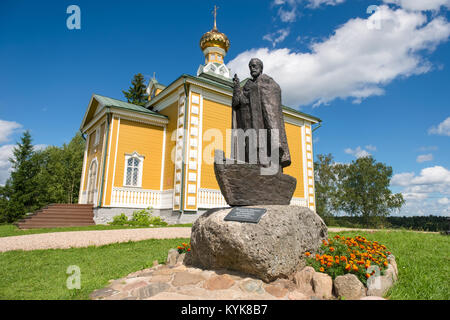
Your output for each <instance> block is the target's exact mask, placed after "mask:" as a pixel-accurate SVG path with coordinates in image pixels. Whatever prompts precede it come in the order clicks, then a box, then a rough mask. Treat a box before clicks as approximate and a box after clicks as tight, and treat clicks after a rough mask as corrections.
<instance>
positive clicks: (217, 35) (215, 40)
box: [200, 27, 230, 52]
mask: <svg viewBox="0 0 450 320" xmlns="http://www.w3.org/2000/svg"><path fill="white" fill-rule="evenodd" d="M208 47H219V48H222V49H223V50H225V52H227V51H228V49H229V48H230V40H228V37H227V36H226V35H225V34H224V33H222V32H219V30H217V28H216V27H214V28H213V29H212V30H211V31H208V32H206V33H205V34H204V35H203V36H202V37H201V39H200V48H201V49H202V51H203V50H205V49H206V48H208Z"/></svg>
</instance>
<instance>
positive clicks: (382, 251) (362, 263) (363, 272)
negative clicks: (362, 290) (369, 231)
mask: <svg viewBox="0 0 450 320" xmlns="http://www.w3.org/2000/svg"><path fill="white" fill-rule="evenodd" d="M390 254H391V252H390V251H387V248H386V246H385V245H383V244H380V243H378V241H369V240H367V239H366V238H364V237H362V236H356V237H354V238H350V237H344V236H340V235H336V236H334V238H333V239H328V241H326V240H323V242H322V246H321V252H319V253H317V254H315V256H312V254H311V253H310V252H306V253H305V255H306V257H307V258H306V261H307V264H308V265H310V266H312V267H313V268H314V270H315V271H316V272H323V273H326V274H328V275H329V276H331V278H332V279H333V280H334V279H335V278H336V277H338V276H341V275H345V274H347V273H352V274H354V275H356V276H357V278H358V279H359V280H360V281H361V282H362V283H363V284H364V285H366V286H367V280H368V279H369V278H370V277H372V276H374V275H384V274H385V272H386V269H387V267H388V265H389V262H388V256H389V255H390Z"/></svg>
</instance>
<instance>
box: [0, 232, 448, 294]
mask: <svg viewBox="0 0 450 320" xmlns="http://www.w3.org/2000/svg"><path fill="white" fill-rule="evenodd" d="M335 234H336V233H330V237H332V236H334V235H335ZM339 234H340V235H345V236H355V235H362V236H364V237H366V238H367V239H368V240H372V241H374V240H377V241H379V242H380V243H382V244H385V245H386V246H387V247H388V249H389V250H390V251H392V253H393V254H394V255H395V257H396V260H397V265H398V268H399V278H400V279H399V281H398V282H397V283H396V285H395V286H394V287H393V288H392V289H391V290H390V291H389V292H388V294H387V297H388V298H389V299H400V300H408V299H423V300H449V299H450V281H449V274H450V263H449V262H450V261H449V260H450V254H449V253H450V241H449V240H450V238H449V237H448V236H443V235H440V234H426V233H416V232H411V231H396V232H386V231H378V232H374V233H365V232H359V231H358V232H349V231H346V232H339ZM0 241H1V240H0ZM186 241H189V239H172V240H146V241H140V242H134V243H131V242H129V243H121V244H112V245H106V246H101V247H89V248H74V249H64V250H62V249H56V250H36V251H11V252H5V253H0V299H88V298H89V294H90V293H91V292H92V291H94V290H95V289H100V288H103V287H104V286H106V285H107V284H108V280H110V279H118V278H121V277H124V276H126V275H127V274H129V273H131V272H134V271H137V270H140V269H143V268H147V267H149V266H151V265H152V262H153V261H154V260H158V261H159V262H160V263H161V262H164V261H165V259H166V257H167V252H168V250H169V249H170V248H174V247H176V246H177V245H179V244H180V243H181V242H186ZM70 265H77V266H79V267H80V269H81V290H78V291H77V292H73V290H68V289H67V288H66V279H67V277H68V275H67V274H66V270H67V267H68V266H70Z"/></svg>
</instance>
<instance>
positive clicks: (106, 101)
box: [93, 94, 167, 118]
mask: <svg viewBox="0 0 450 320" xmlns="http://www.w3.org/2000/svg"><path fill="white" fill-rule="evenodd" d="M93 97H94V98H95V99H96V100H97V101H99V102H101V104H102V105H103V106H105V107H115V108H120V109H126V110H131V111H137V112H142V113H147V114H151V115H154V116H157V117H162V118H167V117H166V116H165V115H162V114H160V113H158V112H155V111H152V110H149V109H147V108H145V107H142V106H138V105H136V104H132V103H128V102H125V101H121V100H117V99H113V98H109V97H105V96H101V95H98V94H94V96H93Z"/></svg>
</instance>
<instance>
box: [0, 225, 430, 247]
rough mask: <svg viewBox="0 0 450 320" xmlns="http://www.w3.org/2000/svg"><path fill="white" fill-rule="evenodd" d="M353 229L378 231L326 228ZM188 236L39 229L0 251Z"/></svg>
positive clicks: (187, 232) (167, 231)
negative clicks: (50, 231) (43, 231)
mask: <svg viewBox="0 0 450 320" xmlns="http://www.w3.org/2000/svg"><path fill="white" fill-rule="evenodd" d="M357 230H360V231H365V232H376V231H380V230H377V229H351V228H328V231H330V232H341V231H357ZM384 231H393V230H384ZM430 233H431V232H430ZM190 237H191V228H178V227H177V228H148V229H146V228H145V229H142V228H140V229H116V230H95V231H70V232H53V233H40V234H30V235H25V236H13V237H3V238H0V252H5V251H11V250H25V251H29V250H38V249H68V248H80V247H88V246H92V245H94V246H101V245H105V244H110V243H117V242H128V241H142V240H147V239H174V238H190Z"/></svg>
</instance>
